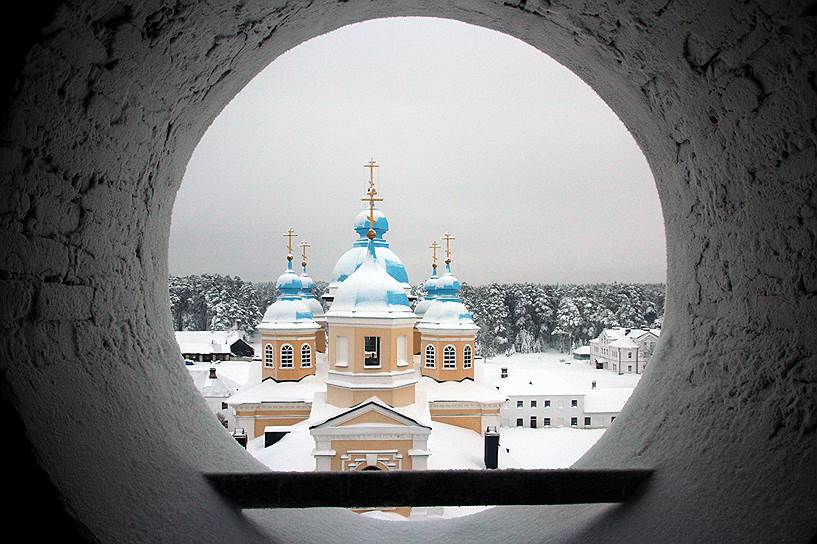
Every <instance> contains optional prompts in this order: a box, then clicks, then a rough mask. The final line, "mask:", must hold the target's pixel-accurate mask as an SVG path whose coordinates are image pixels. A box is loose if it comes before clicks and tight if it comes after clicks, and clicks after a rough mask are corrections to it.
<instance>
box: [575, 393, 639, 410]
mask: <svg viewBox="0 0 817 544" xmlns="http://www.w3.org/2000/svg"><path fill="white" fill-rule="evenodd" d="M632 393H633V389H632V388H630V387H608V388H604V389H593V390H592V391H588V393H587V394H586V395H585V396H584V411H585V413H614V412H620V411H621V410H622V409H623V408H624V404H625V403H626V402H627V399H629V398H630V395H632Z"/></svg>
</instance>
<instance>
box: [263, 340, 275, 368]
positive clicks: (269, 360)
mask: <svg viewBox="0 0 817 544" xmlns="http://www.w3.org/2000/svg"><path fill="white" fill-rule="evenodd" d="M274 358H275V350H274V349H273V348H272V344H267V345H266V346H264V366H265V367H267V368H273V367H274V366H275V363H274V362H273V361H274Z"/></svg>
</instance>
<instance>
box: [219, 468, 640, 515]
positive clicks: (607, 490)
mask: <svg viewBox="0 0 817 544" xmlns="http://www.w3.org/2000/svg"><path fill="white" fill-rule="evenodd" d="M652 472H653V471H652V470H649V469H603V470H602V469H594V470H590V469H557V470H516V469H506V470H416V471H393V472H378V471H366V472H262V473H211V474H206V475H205V477H206V478H207V479H208V480H209V481H210V483H211V485H212V486H213V487H214V488H215V489H216V490H217V491H218V492H219V493H220V494H221V495H223V496H224V497H225V498H227V499H228V500H230V501H231V502H232V503H234V504H235V505H236V506H237V507H238V508H320V507H344V508H357V507H366V506H378V507H398V506H472V505H492V506H499V505H536V504H587V503H618V502H625V501H627V500H629V499H631V498H632V497H633V496H634V495H635V494H636V493H637V491H638V488H639V486H641V484H643V483H644V482H645V481H646V480H647V479H648V478H649V477H650V475H651V474H652Z"/></svg>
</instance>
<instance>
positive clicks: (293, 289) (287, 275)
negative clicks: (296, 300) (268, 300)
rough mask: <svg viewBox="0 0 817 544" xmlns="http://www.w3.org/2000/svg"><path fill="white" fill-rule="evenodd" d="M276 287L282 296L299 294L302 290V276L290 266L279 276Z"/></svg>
mask: <svg viewBox="0 0 817 544" xmlns="http://www.w3.org/2000/svg"><path fill="white" fill-rule="evenodd" d="M290 266H291V264H290ZM275 287H276V288H277V289H278V291H280V293H281V295H282V296H297V295H299V294H300V292H301V287H302V284H301V278H299V277H298V275H297V274H296V273H295V272H293V271H292V269H291V268H289V269H287V270H286V271H285V272H284V273H283V274H281V275H280V276H278V281H276V282H275Z"/></svg>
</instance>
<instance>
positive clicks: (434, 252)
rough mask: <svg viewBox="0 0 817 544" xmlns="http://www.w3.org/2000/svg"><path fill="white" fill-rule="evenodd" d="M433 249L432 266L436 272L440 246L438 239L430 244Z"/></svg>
mask: <svg viewBox="0 0 817 544" xmlns="http://www.w3.org/2000/svg"><path fill="white" fill-rule="evenodd" d="M428 247H429V249H431V268H432V269H434V272H435V273H436V272H437V250H438V249H439V248H440V244H438V243H437V240H434V241H433V242H431V245H430V246H428Z"/></svg>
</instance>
